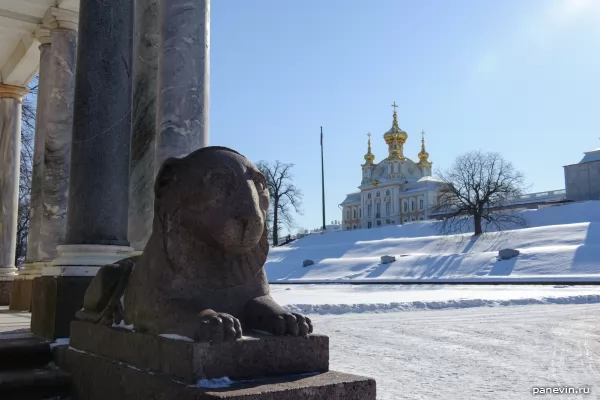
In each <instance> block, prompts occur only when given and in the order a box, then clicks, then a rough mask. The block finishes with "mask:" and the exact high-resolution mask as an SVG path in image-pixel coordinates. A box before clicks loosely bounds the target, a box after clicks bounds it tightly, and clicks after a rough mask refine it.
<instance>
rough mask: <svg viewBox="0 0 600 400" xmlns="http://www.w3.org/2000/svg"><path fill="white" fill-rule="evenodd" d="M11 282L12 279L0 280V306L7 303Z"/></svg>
mask: <svg viewBox="0 0 600 400" xmlns="http://www.w3.org/2000/svg"><path fill="white" fill-rule="evenodd" d="M12 284H13V281H12V280H0V306H7V305H9V303H10V292H11V290H12Z"/></svg>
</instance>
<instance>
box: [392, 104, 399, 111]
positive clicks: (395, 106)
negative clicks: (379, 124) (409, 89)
mask: <svg viewBox="0 0 600 400" xmlns="http://www.w3.org/2000/svg"><path fill="white" fill-rule="evenodd" d="M392 108H393V109H394V113H396V108H398V106H397V105H396V102H394V104H392Z"/></svg>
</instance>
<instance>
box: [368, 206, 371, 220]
mask: <svg viewBox="0 0 600 400" xmlns="http://www.w3.org/2000/svg"><path fill="white" fill-rule="evenodd" d="M367 215H368V216H369V217H370V216H371V205H370V204H369V205H368V206H367ZM369 223H370V222H369Z"/></svg>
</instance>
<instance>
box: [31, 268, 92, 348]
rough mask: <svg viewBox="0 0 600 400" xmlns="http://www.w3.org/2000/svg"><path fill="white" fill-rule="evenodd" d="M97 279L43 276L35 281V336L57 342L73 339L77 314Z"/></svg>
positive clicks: (32, 305) (33, 314)
mask: <svg viewBox="0 0 600 400" xmlns="http://www.w3.org/2000/svg"><path fill="white" fill-rule="evenodd" d="M92 279H94V278H93V276H89V277H88V276H85V277H84V276H42V277H39V278H35V279H34V280H33V294H32V300H31V332H32V333H33V334H34V335H37V336H39V337H42V338H45V339H48V340H54V339H57V338H66V337H69V327H70V323H71V321H72V320H73V319H74V317H75V313H76V312H77V311H79V310H81V308H82V307H83V296H84V295H85V291H86V290H87V287H88V286H89V284H90V282H91V281H92Z"/></svg>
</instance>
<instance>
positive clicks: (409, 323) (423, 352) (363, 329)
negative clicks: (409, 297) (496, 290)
mask: <svg viewBox="0 0 600 400" xmlns="http://www.w3.org/2000/svg"><path fill="white" fill-rule="evenodd" d="M312 319H313V322H314V324H315V331H316V332H319V333H324V334H327V335H329V337H330V355H331V356H330V357H331V368H332V369H333V370H338V371H344V372H350V373H355V374H359V375H366V376H370V377H373V378H375V379H376V381H377V392H378V396H377V398H378V400H408V399H412V400H417V399H419V400H421V399H422V400H435V399H440V400H441V399H444V400H446V399H447V400H488V399H489V400H505V399H514V400H523V399H529V398H532V397H533V398H536V397H540V396H532V390H533V388H534V387H559V388H564V387H565V386H569V387H575V388H584V390H585V389H586V388H589V390H590V394H589V395H585V394H577V395H575V394H570V395H559V394H554V395H550V396H541V397H542V398H553V399H554V398H556V399H580V398H581V399H588V398H589V399H598V398H600V305H598V304H594V305H528V306H516V307H496V308H471V309H462V310H438V311H412V312H397V313H386V314H373V313H367V314H347V315H342V316H339V315H333V316H324V315H316V316H313V318H312Z"/></svg>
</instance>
